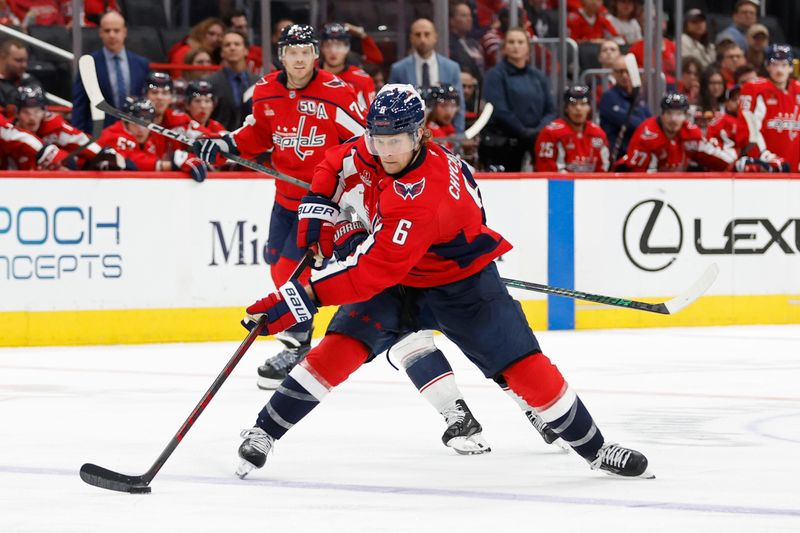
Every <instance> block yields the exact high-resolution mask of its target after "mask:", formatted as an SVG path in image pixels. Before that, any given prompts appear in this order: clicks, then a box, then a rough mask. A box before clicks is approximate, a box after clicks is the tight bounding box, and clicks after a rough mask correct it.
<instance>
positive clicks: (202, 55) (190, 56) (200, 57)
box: [183, 48, 213, 81]
mask: <svg viewBox="0 0 800 533" xmlns="http://www.w3.org/2000/svg"><path fill="white" fill-rule="evenodd" d="M183 64H184V65H200V66H205V67H207V66H210V65H213V63H212V61H211V54H209V53H208V52H206V51H205V50H203V49H202V48H195V49H194V50H190V51H189V52H188V53H187V54H186V56H185V57H184V58H183ZM212 72H213V71H211V70H184V71H183V79H184V80H186V81H191V80H199V79H202V78H206V77H208V76H209V75H210V74H211V73H212Z"/></svg>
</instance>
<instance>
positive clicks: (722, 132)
mask: <svg viewBox="0 0 800 533" xmlns="http://www.w3.org/2000/svg"><path fill="white" fill-rule="evenodd" d="M740 92H741V86H739V85H734V86H733V87H731V88H730V89H726V90H725V102H724V103H723V105H724V107H725V112H724V113H719V114H717V116H715V117H714V118H713V120H711V122H709V123H708V128H707V129H706V139H708V140H709V142H713V143H715V144H716V145H717V146H719V147H720V148H722V149H724V150H732V151H733V153H734V154H738V153H739V148H740V147H738V146H737V139H738V130H739V119H738V117H739V93H740Z"/></svg>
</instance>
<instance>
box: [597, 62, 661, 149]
mask: <svg viewBox="0 0 800 533" xmlns="http://www.w3.org/2000/svg"><path fill="white" fill-rule="evenodd" d="M611 74H612V75H613V76H614V80H615V81H616V85H614V87H612V88H610V89H609V90H607V91H606V92H604V93H603V97H602V98H601V99H600V127H601V128H603V131H605V132H606V136H607V137H608V146H610V147H611V148H612V151H613V147H614V145H615V143H616V142H617V134H618V133H619V130H620V128H622V125H623V124H624V123H625V118H626V117H627V116H628V109H630V107H631V101H632V100H633V84H632V83H631V77H630V76H629V75H628V69H627V68H626V67H625V56H620V57H618V58H617V59H615V60H614V63H613V65H612V72H611ZM635 105H636V107H635V108H634V109H633V113H631V118H630V121H629V122H628V127H627V129H626V131H625V138H624V139H622V145H621V146H620V149H619V151H618V152H617V157H621V156H623V155H625V153H626V152H627V150H628V142H629V141H630V140H631V135H633V132H634V131H635V130H636V128H638V127H639V124H641V123H642V122H644V121H645V119H648V118H650V117H651V116H652V115H653V113H652V112H650V108H648V107H647V106H646V105H645V104H644V102H642V101H641V100H639V101H637V102H636V104H635ZM611 163H614V161H612V162H611Z"/></svg>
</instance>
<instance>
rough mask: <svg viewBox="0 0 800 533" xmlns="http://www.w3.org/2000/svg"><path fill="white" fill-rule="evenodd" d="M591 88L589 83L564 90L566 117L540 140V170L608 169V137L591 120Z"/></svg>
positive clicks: (538, 140)
mask: <svg viewBox="0 0 800 533" xmlns="http://www.w3.org/2000/svg"><path fill="white" fill-rule="evenodd" d="M590 98H591V91H590V90H589V87H587V86H585V85H574V86H572V87H567V89H566V90H565V91H564V118H557V119H555V120H554V121H553V122H552V123H550V124H549V125H548V126H546V127H545V128H544V129H542V132H541V133H540V134H539V138H538V139H537V140H536V172H605V171H606V170H608V165H609V147H608V138H607V137H606V134H605V132H604V131H603V130H602V129H600V126H598V125H597V124H595V123H594V122H592V121H591V120H589V117H590V115H591V114H592V107H591V104H590Z"/></svg>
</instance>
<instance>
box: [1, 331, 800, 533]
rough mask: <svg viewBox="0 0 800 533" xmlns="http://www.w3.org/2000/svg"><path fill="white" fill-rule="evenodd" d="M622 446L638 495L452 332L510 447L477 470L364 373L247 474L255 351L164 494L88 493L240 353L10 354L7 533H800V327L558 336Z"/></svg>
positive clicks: (157, 445) (261, 348)
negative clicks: (538, 420) (560, 434)
mask: <svg viewBox="0 0 800 533" xmlns="http://www.w3.org/2000/svg"><path fill="white" fill-rule="evenodd" d="M539 338H540V341H541V343H542V346H543V348H544V349H545V353H547V354H548V355H550V356H551V358H552V359H553V360H554V361H555V362H556V363H557V364H558V366H559V367H560V369H561V370H562V372H563V373H564V375H565V376H566V377H567V379H568V380H569V382H570V384H571V385H572V386H573V387H574V388H576V389H577V390H578V392H579V393H580V395H581V397H582V398H583V400H584V403H585V404H586V405H587V406H588V407H589V409H590V411H591V412H592V413H593V415H594V417H595V419H596V420H597V422H598V424H599V426H600V428H601V429H602V431H603V433H604V434H605V436H606V438H607V439H608V440H613V441H618V442H620V443H623V444H625V445H627V446H630V447H633V448H636V449H639V450H641V451H643V452H644V453H645V454H646V455H647V456H648V457H649V459H650V462H651V465H652V469H653V471H654V473H655V474H656V476H657V479H655V480H652V481H647V480H620V479H612V478H609V477H607V476H604V475H602V474H600V473H597V472H593V471H590V470H589V468H588V466H587V465H586V463H585V462H584V461H583V460H582V459H580V458H579V457H577V456H576V455H573V454H570V455H568V454H562V453H559V452H558V451H557V450H556V449H555V448H553V447H547V446H546V445H545V444H544V443H543V442H542V441H541V439H540V438H539V436H538V435H537V434H536V433H535V431H534V430H533V428H531V427H530V425H529V424H528V422H527V420H526V419H525V418H524V416H523V415H522V413H521V412H520V411H519V409H518V408H517V407H516V405H515V404H514V403H513V402H512V400H511V399H510V398H508V397H506V396H505V395H504V394H503V393H502V392H501V391H500V390H499V389H498V388H497V387H496V386H495V385H494V384H493V383H491V382H489V381H487V380H485V379H484V378H483V377H482V376H481V375H480V373H479V372H478V371H477V370H476V369H475V368H474V367H472V366H471V364H470V363H469V362H468V361H467V360H466V358H464V357H463V356H462V355H461V354H460V353H459V352H458V351H457V350H456V349H455V348H454V347H453V346H452V345H451V344H449V343H448V342H446V341H445V340H444V339H443V338H442V337H437V343H439V344H440V345H441V346H442V347H443V349H444V351H445V353H446V354H447V356H448V358H449V360H450V362H451V364H452V365H453V367H454V369H455V370H456V376H457V381H458V383H459V384H460V386H461V389H462V391H463V392H464V395H465V397H466V400H467V402H468V404H469V405H470V407H471V408H472V410H473V412H474V413H475V415H476V416H477V418H478V419H479V420H480V422H481V423H482V424H483V426H484V435H485V436H486V438H487V440H488V441H489V443H490V444H491V446H492V452H491V453H490V454H488V455H484V456H471V457H466V456H457V455H455V454H454V452H452V450H450V449H447V448H445V447H444V446H443V445H442V444H441V441H440V435H441V433H442V431H443V430H444V423H443V420H442V418H441V417H440V416H439V415H438V414H436V413H434V412H433V411H432V410H431V408H430V407H429V406H428V404H427V403H426V402H425V401H424V400H423V399H422V398H421V397H420V396H419V394H417V392H416V391H415V390H414V388H413V386H412V385H411V384H410V382H408V381H407V378H406V377H405V375H404V374H403V373H400V372H397V371H395V370H393V369H392V368H391V367H390V366H389V365H388V364H387V363H386V361H385V359H379V360H377V361H375V362H373V363H371V364H369V365H365V366H364V367H363V368H361V369H360V370H359V371H358V372H357V373H356V374H355V375H354V376H353V377H352V378H351V379H350V380H349V381H348V382H347V383H345V384H344V385H342V386H341V387H339V388H338V389H337V390H336V391H335V392H334V393H333V394H331V395H329V396H328V397H327V398H326V399H325V401H324V402H323V404H322V405H320V406H319V407H318V408H317V409H316V410H315V411H314V412H313V413H312V414H311V415H309V416H308V417H307V418H306V419H305V420H303V421H302V422H301V423H300V424H298V425H297V426H296V427H295V428H293V429H292V430H291V431H290V432H289V433H288V434H287V435H286V437H285V438H284V439H282V440H281V441H280V442H279V443H278V445H277V449H276V452H275V453H274V454H272V455H271V456H270V457H269V460H268V461H267V465H266V466H265V468H264V469H262V470H259V471H257V472H254V473H253V474H251V477H250V478H248V479H247V480H245V481H241V480H239V479H237V478H235V477H234V476H233V468H234V464H235V459H236V448H237V447H238V445H239V442H240V439H239V437H238V432H239V430H240V429H242V428H245V427H249V426H250V425H252V423H253V421H254V420H255V416H256V414H257V413H258V411H259V410H260V409H261V406H262V404H263V403H264V402H265V401H266V399H267V398H268V394H267V393H265V392H263V391H259V390H258V389H256V387H255V377H254V376H255V368H256V367H257V366H258V365H259V364H260V363H261V362H262V361H263V358H264V356H265V355H267V354H270V353H273V352H274V350H276V349H277V345H276V343H275V342H274V341H263V342H259V343H256V344H255V345H254V346H253V348H251V350H250V352H249V353H248V354H247V356H246V357H245V358H244V360H243V361H242V362H241V364H240V365H239V367H238V368H237V369H236V371H235V372H234V373H233V375H232V376H231V377H230V379H229V380H228V381H227V382H226V383H225V385H224V386H223V387H222V390H221V391H220V392H219V394H217V396H216V397H215V398H214V399H213V400H212V402H211V403H210V405H209V406H208V408H207V410H206V411H205V413H203V415H202V416H201V417H200V419H199V421H198V422H197V424H196V425H195V426H194V427H193V428H192V430H191V431H190V432H189V434H188V436H187V437H186V439H185V440H184V441H183V442H182V443H181V444H180V445H179V446H178V448H177V450H176V451H175V453H174V454H173V455H172V457H171V458H170V459H169V461H168V462H167V464H166V465H165V466H164V468H163V470H162V471H161V472H160V473H159V474H158V476H157V477H156V478H155V480H154V481H153V483H152V485H151V486H152V489H153V491H152V494H149V495H129V494H124V493H117V492H111V491H106V490H102V489H99V488H96V487H93V486H90V485H87V484H85V483H83V482H82V481H81V480H80V478H79V477H78V469H79V468H80V466H81V464H83V463H84V462H93V463H96V464H98V465H101V466H104V467H106V468H109V469H112V470H116V471H119V472H123V473H128V474H142V473H144V472H145V471H146V470H147V469H148V468H149V467H150V465H151V464H152V463H153V461H154V460H155V458H156V457H157V456H158V455H159V453H161V451H162V449H163V448H164V446H165V445H166V444H167V442H168V441H169V439H170V438H171V437H172V435H174V434H175V432H176V431H177V429H178V427H180V425H181V423H182V422H183V421H184V419H185V418H186V416H187V415H188V414H189V412H190V411H191V410H192V408H193V407H194V405H195V404H196V402H197V401H198V400H199V399H200V397H201V396H202V394H203V392H204V391H205V390H206V389H207V388H208V386H209V385H210V384H211V382H212V381H213V379H214V377H215V376H216V375H217V373H218V372H219V371H220V370H221V369H222V367H223V366H224V364H225V362H226V361H227V360H228V358H229V357H230V355H231V354H232V353H233V351H234V349H235V347H236V343H209V344H170V345H145V346H101V347H75V348H26V349H2V350H0V533H6V532H22V531H26V532H28V531H29V532H36V533H41V532H58V533H68V532H95V531H97V532H144V531H192V532H199V531H202V532H205V531H208V532H229V531H230V532H237V533H238V532H244V531H247V532H251V531H269V532H276V533H288V532H295V531H301V532H304V531H348V532H349V531H369V532H377V531H390V532H396V531H432V532H437V533H439V532H453V533H461V532H464V531H479V532H490V531H496V532H507V531H526V532H538V531H542V532H549V531H559V532H563V531H601V532H608V533H616V532H618V531H637V532H638V531H641V532H651V531H665V532H666V531H669V532H675V531H692V532H694V531H702V532H707V531H720V532H722V531H724V532H732V531H742V532H760V531H769V532H775V531H791V532H798V531H800V488H798V481H799V480H800V466H798V465H799V464H800V326H785V327H781V326H760V327H735V328H734V327H728V328H697V329H664V330H616V331H579V332H542V333H540V334H539Z"/></svg>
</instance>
